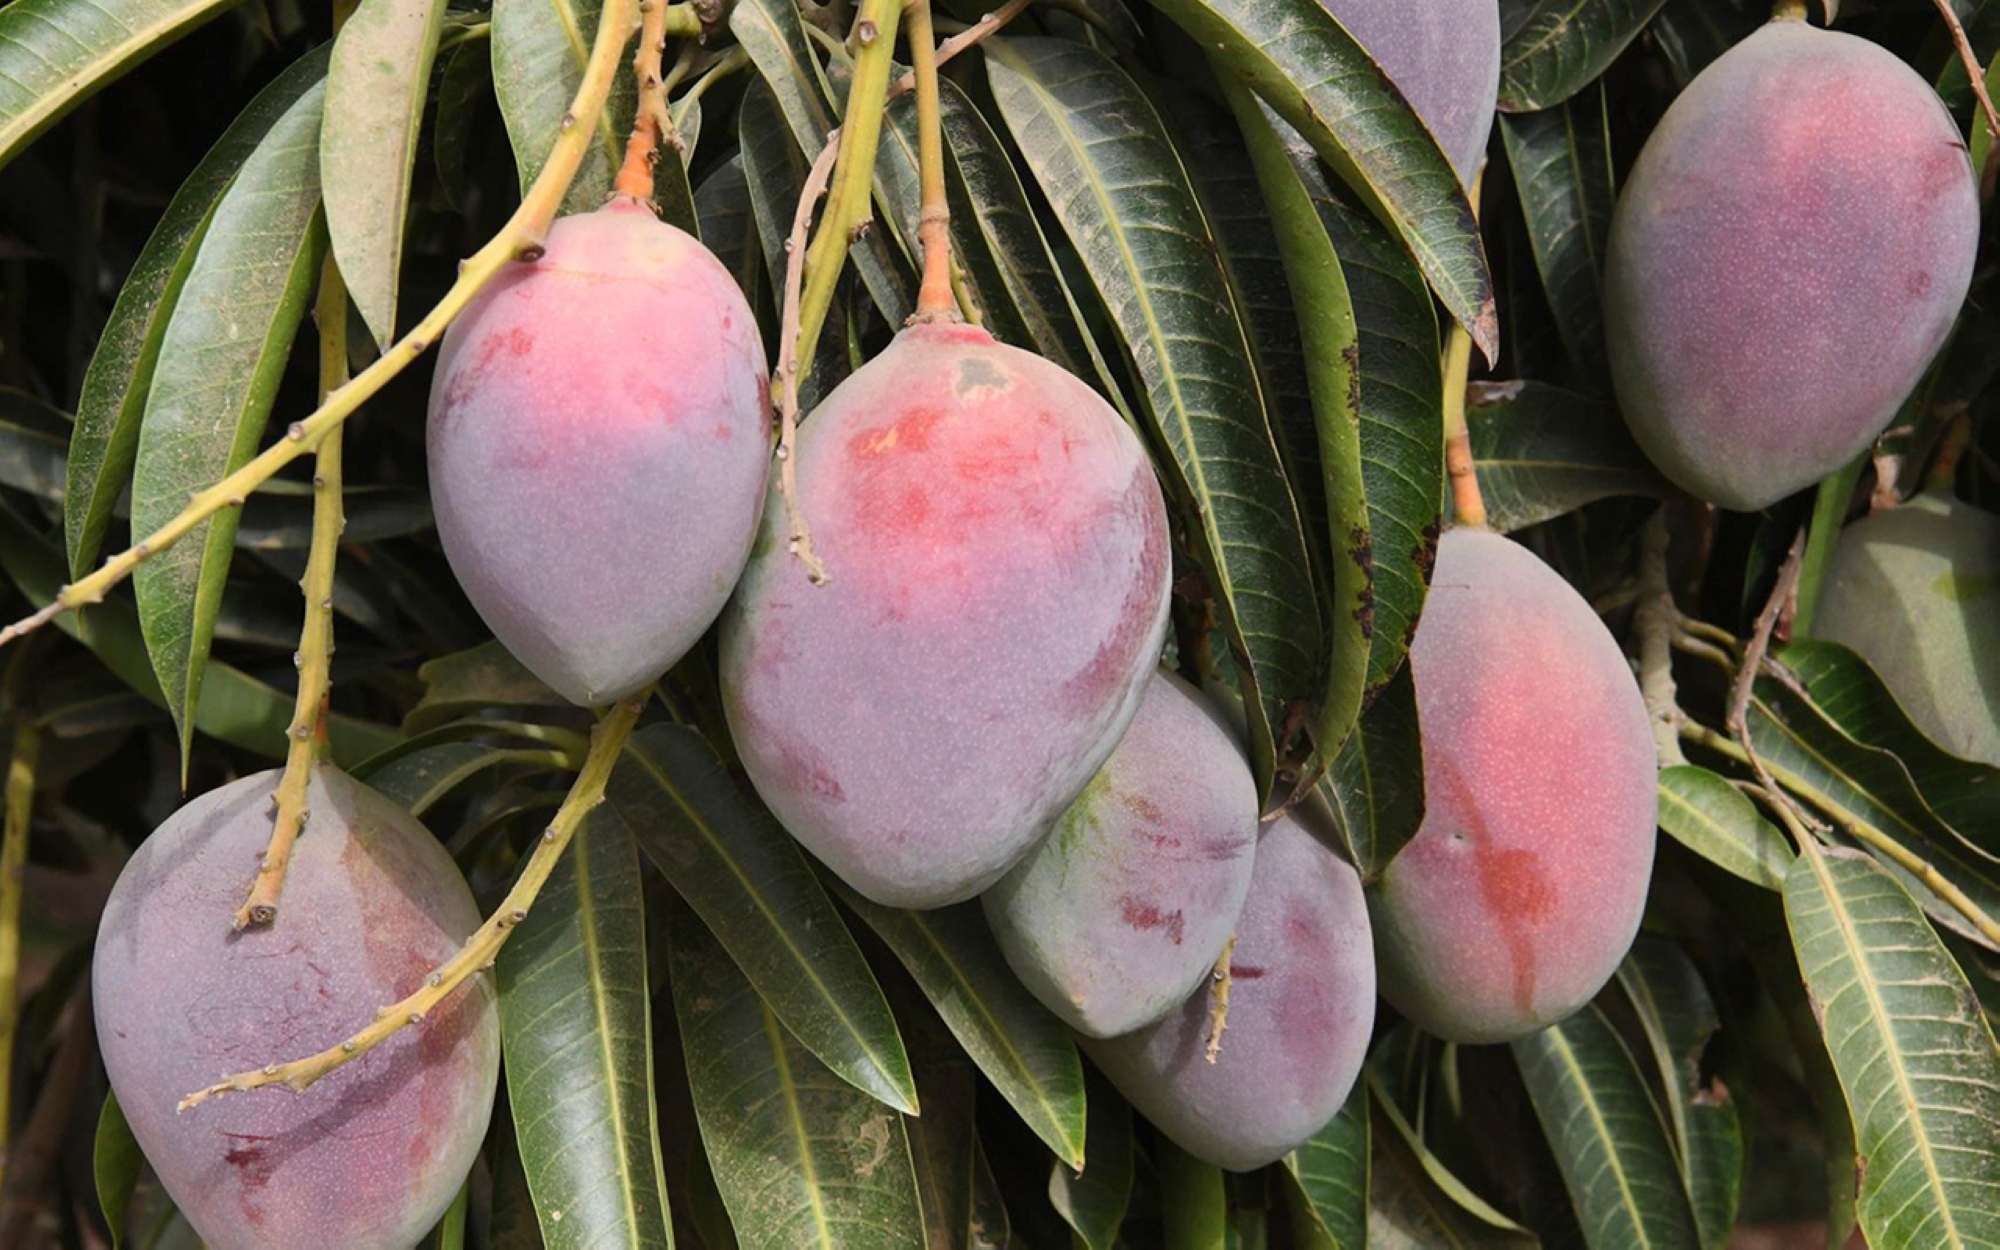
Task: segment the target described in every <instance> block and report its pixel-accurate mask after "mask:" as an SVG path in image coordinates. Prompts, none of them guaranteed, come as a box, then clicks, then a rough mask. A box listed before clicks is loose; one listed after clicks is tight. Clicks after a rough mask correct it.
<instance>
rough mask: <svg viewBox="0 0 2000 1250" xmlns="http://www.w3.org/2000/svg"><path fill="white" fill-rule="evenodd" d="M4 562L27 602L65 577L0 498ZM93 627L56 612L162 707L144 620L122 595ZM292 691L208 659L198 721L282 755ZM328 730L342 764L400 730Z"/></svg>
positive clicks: (55, 555) (336, 721) (341, 724)
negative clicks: (141, 623) (280, 689)
mask: <svg viewBox="0 0 2000 1250" xmlns="http://www.w3.org/2000/svg"><path fill="white" fill-rule="evenodd" d="M0 566H3V567H4V568H5V569H6V572H7V576H8V577H9V578H10V579H12V580H13V583H14V585H15V586H16V587H18V588H19V589H20V591H21V593H22V594H23V595H25V596H26V597H27V599H28V602H29V603H31V604H33V605H34V606H35V607H37V608H39V607H43V606H45V605H47V604H49V603H51V602H53V601H54V599H55V597H56V592H57V591H58V590H60V589H61V588H62V584H63V561H62V555H61V553H60V552H58V551H57V550H56V549H55V548H54V547H53V546H52V545H50V544H48V543H44V542H42V541H41V540H40V539H39V538H37V537H36V536H35V535H34V533H33V532H32V531H30V530H29V529H28V527H27V525H26V524H25V523H23V522H22V520H21V518H20V517H19V516H18V515H16V514H15V513H14V512H13V511H12V510H11V509H9V508H7V507H5V506H4V505H0ZM89 622H90V623H89V628H88V629H87V630H85V629H83V628H81V625H80V621H79V618H78V616H77V614H76V613H74V612H68V613H64V614H63V615H62V616H59V617H57V618H56V620H55V625H56V628H58V629H60V630H62V631H63V632H64V633H66V634H68V635H69V636H70V637H72V638H75V639H77V640H78V641H79V642H82V643H83V644H84V645H85V646H87V647H89V648H90V650H91V651H92V652H93V653H94V654H95V655H96V656H97V658H98V660H99V661H101V662H102V663H103V665H104V667H105V668H106V669H108V670H110V672H111V673H112V674H113V675H114V676H116V677H117V678H118V680H120V681H122V682H124V683H125V684H126V685H127V686H129V687H131V688H132V690H133V691H134V692H135V693H137V694H139V695H141V696H143V697H144V698H145V699H146V700H147V701H148V702H150V703H152V704H154V705H155V706H158V707H165V706H166V697H165V696H164V695H162V694H161V693H160V683H159V679H158V678H156V677H155V676H154V675H153V668H152V665H151V664H150V663H148V662H147V658H146V644H145V642H144V640H143V639H142V638H141V637H140V633H139V622H138V620H137V618H136V617H135V616H134V615H133V613H132V609H131V608H130V607H128V606H127V605H126V604H125V603H124V602H123V601H122V600H118V599H109V600H106V601H105V602H103V603H101V604H99V605H97V606H96V607H93V608H91V609H90V613H89ZM292 704H293V697H292V693H291V692H290V691H285V692H284V693H280V692H278V691H277V690H276V689H274V688H272V687H270V686H267V685H265V684H264V683H263V682H261V681H258V680H257V679H256V678H254V677H251V676H249V675H248V674H246V673H244V672H242V671H241V670H240V669H237V668H234V667H232V666H230V665H228V664H223V663H220V662H217V663H213V664H210V665H209V670H208V679H207V680H206V681H204V682H203V683H202V688H201V702H200V703H198V704H196V705H195V710H194V717H193V720H194V727H195V728H196V729H198V730H200V731H201V732H202V733H205V734H207V735H208V736H209V737H211V738H214V739H216V740H217V741H219V742H226V743H228V744H229V745H231V746H234V747H241V748H243V749H244V750H246V751H251V752H254V753H256V754H258V755H262V756H265V757H267V758H282V757H283V756H284V753H285V742H286V738H285V731H286V728H287V727H288V726H289V725H290V724H291V720H292ZM327 737H328V739H329V740H330V742H331V743H332V746H333V758H334V761H335V762H336V763H338V764H341V765H343V766H346V765H349V764H353V763H355V762H356V761H359V760H365V759H367V758H368V757H369V756H371V755H376V754H379V753H380V752H382V751H385V750H388V749H389V748H390V747H393V746H395V745H396V744H397V743H398V742H399V741H401V736H400V735H399V734H397V732H396V731H395V730H393V729H391V728H389V727H388V726H387V725H378V724H375V723H373V722H371V721H365V720H360V719H358V718H356V717H352V716H345V715H342V714H340V713H338V712H336V713H334V714H333V715H332V716H329V717H328V718H327Z"/></svg>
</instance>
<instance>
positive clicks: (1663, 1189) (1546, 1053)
mask: <svg viewBox="0 0 2000 1250" xmlns="http://www.w3.org/2000/svg"><path fill="white" fill-rule="evenodd" d="M1513 1050H1514V1059H1515V1061H1516V1062H1517V1063H1519V1064H1520V1066H1521V1078H1522V1079H1523V1080H1524V1081H1525V1082H1527V1086H1528V1097H1529V1099H1530V1100H1531V1101H1532V1102H1533V1103H1534V1104H1535V1117H1536V1118H1537V1119H1538V1120H1540V1121H1541V1123H1542V1131H1543V1132H1544V1133H1545V1134H1546V1135H1547V1136H1548V1139H1549V1145H1550V1147H1551V1148H1553V1149H1554V1151H1555V1156H1556V1164H1557V1166H1558V1167H1560V1168H1561V1169H1562V1174H1563V1182H1564V1184H1565V1185H1567V1186H1568V1187H1569V1195H1570V1201H1571V1202H1572V1203H1573V1204H1574V1205H1575V1207H1576V1212H1577V1215H1578V1217H1579V1218H1580V1219H1581V1220H1582V1222H1583V1230H1584V1236H1585V1238H1586V1239H1587V1240H1588V1241H1589V1242H1590V1245H1591V1250H1627V1248H1628V1247H1634V1246H1647V1247H1659V1248H1660V1250H1671V1248H1673V1247H1682V1246H1693V1245H1695V1244H1697V1243H1696V1232H1695V1224H1694V1212H1693V1209H1692V1208H1691V1207H1690V1206H1689V1205H1688V1195H1687V1189H1686V1187H1685V1186H1684V1185H1683V1184H1682V1183H1681V1176H1680V1171H1679V1169H1678V1167H1677V1166H1676V1164H1675V1162H1674V1153H1673V1147H1672V1145H1671V1144H1670V1143H1669V1141H1668V1139H1667V1134H1666V1128H1665V1126H1664V1125H1662V1124H1661V1123H1660V1116H1659V1112H1658V1110H1657V1109H1656V1108H1655V1107H1654V1106H1653V1100H1652V1095H1650V1094H1648V1093H1647V1092H1646V1084H1645V1081H1644V1079H1643V1078H1642V1077H1641V1076H1640V1075H1639V1069H1638V1067H1637V1065H1635V1064H1634V1063H1633V1062H1632V1055H1631V1052H1630V1051H1628V1050H1626V1049H1625V1043H1624V1042H1623V1041H1621V1040H1620V1039H1619V1037H1618V1033H1617V1031H1616V1030H1615V1029H1613V1028H1612V1027H1611V1024H1610V1022H1609V1021H1607V1020H1606V1019H1605V1018H1604V1015H1603V1013H1602V1012H1600V1011H1599V1010H1598V1009H1597V1008H1596V1007H1595V1006H1589V1007H1585V1008H1584V1009H1583V1010H1582V1011H1579V1012H1578V1013H1576V1014H1575V1015H1573V1016H1571V1017H1570V1018H1569V1019H1567V1020H1564V1021H1562V1022H1561V1023H1558V1024H1552V1025H1550V1026H1549V1027H1548V1028H1546V1029H1543V1030H1542V1031H1541V1032H1539V1033H1534V1034H1530V1035H1529V1036H1527V1037H1524V1038H1522V1039H1521V1040H1520V1041H1518V1042H1515V1043H1514V1044H1513Z"/></svg>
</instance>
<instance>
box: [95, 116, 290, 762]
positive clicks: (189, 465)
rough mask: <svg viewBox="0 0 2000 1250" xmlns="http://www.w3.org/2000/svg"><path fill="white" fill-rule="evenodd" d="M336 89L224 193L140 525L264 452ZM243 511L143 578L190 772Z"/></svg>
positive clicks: (145, 458)
mask: <svg viewBox="0 0 2000 1250" xmlns="http://www.w3.org/2000/svg"><path fill="white" fill-rule="evenodd" d="M324 94H325V93H324V88H323V87H322V86H321V85H319V84H315V85H314V86H313V87H311V88H309V89H307V90H306V91H305V92H304V93H303V94H301V95H300V96H299V99H298V101H297V103H295V104H293V105H292V107H291V108H290V109H288V110H286V112H285V115H284V116H283V117H282V118H280V119H278V121H277V122H275V123H273V124H272V126H271V129H270V131H269V132H268V133H266V134H265V136H264V139H263V141H262V142H261V143H259V144H258V145H257V150H256V151H255V152H253V153H251V155H250V157H249V158H248V159H247V160H245V161H244V163H243V168H242V171H241V172H240V173H239V174H238V175H237V177H236V181H235V183H234V184H232V185H231V186H230V188H229V190H228V191H227V192H226V193H225V194H224V195H223V197H222V202H221V203H219V204H217V205H216V208H215V216H214V219H213V222H212V225H211V227H210V229H209V230H208V232H207V234H206V235H205V236H204V237H203V239H202V243H201V249H200V251H199V252H197V253H196V255H195V259H194V265H193V268H191V269H190V270H189V271H188V276H187V280H186V282H185V283H184V284H183V285H182V287H181V295H180V299H179V300H178V301H176V302H175V304H174V311H173V316H172V319H171V320H170V321H169V322H168V323H167V329H166V335H165V337H164V338H163V339H162V340H161V343H160V357H159V362H158V364H157V365H156V366H155V368H154V370H153V381H152V386H151V387H150V388H149V390H148V391H147V394H146V415H145V418H144V420H143V421H142V422H141V425H140V429H139V454H138V461H137V463H136V465H135V466H134V471H133V475H132V529H133V532H134V533H135V534H150V533H152V532H153V531H154V530H156V529H158V528H159V527H160V526H162V525H164V524H166V523H167V522H168V521H170V520H172V519H173V518H174V517H175V516H176V515H177V514H178V513H179V512H180V511H181V509H182V508H184V507H186V506H187V501H188V495H189V494H190V493H191V492H193V491H197V490H201V489H204V488H206V487H208V486H210V485H212V484H213V483H214V482H216V481H217V480H218V479H220V478H222V477H223V476H224V475H225V474H227V473H229V472H230V471H231V470H233V469H236V468H238V467H240V466H241V465H243V464H244V463H245V462H246V461H248V460H249V459H250V457H251V456H252V455H254V454H256V451H257V447H258V443H259V442H260V440H261V437H262V435H263V432H264V423H265V419H266V418H267V417H268V416H269V414H270V411H271V403H272V401H273V399H274V398H275V397H276V394H277V389H278V382H279V380H280V379H281V378H282V376H283V374H284V369H285V361H286V358H287V357H288V356H289V355H290V353H291V346H292V338H293V336H294V335H295V334H296V333H297V332H298V328H299V321H300V319H301V318H302V317H303V316H304V314H305V307H306V298H307V296H308V295H309V294H310V292H311V289H312V283H313V279H314V277H315V276H316V275H317V274H318V272H319V262H320V256H321V255H322V253H323V250H324V248H325V246H326V236H325V230H324V227H323V225H322V223H321V220H320V212H319V207H320V204H319V128H320V106H321V103H322V102H323V100H324ZM236 522H237V514H236V512H235V511H234V510H224V511H223V512H221V513H219V514H217V515H216V516H215V517H214V518H213V519H211V520H208V521H204V522H203V523H201V524H200V525H197V526H195V527H194V528H193V529H192V530H190V531H189V532H188V534H187V536H186V537H185V538H183V539H181V541H180V542H178V543H176V544H174V545H173V546H172V547H170V548H168V549H167V550H165V551H162V552H158V553H156V554H155V555H154V556H153V558H152V559H150V560H148V561H147V562H146V563H144V564H141V565H140V566H139V568H138V570H137V571H136V572H135V573H134V574H133V576H132V588H133V590H134V592H135V593H136V595H137V596H138V601H139V624H140V627H141V629H142V630H143V631H144V633H145V638H146V650H147V651H148V652H149V653H150V654H151V656H152V660H153V671H154V673H155V674H156V675H157V676H158V677H159V680H160V688H161V690H162V691H163V692H164V693H165V695H166V698H167V712H168V714H169V715H171V716H172V717H173V718H174V724H175V725H176V726H177V727H178V728H179V729H180V741H181V756H182V767H183V770H185V767H186V763H187V753H188V751H189V750H190V748H191V747H192V745H193V741H194V717H193V712H194V709H195V708H196V707H197V706H198V705H199V702H200V699H201V683H202V676H203V674H204V673H205V671H206V670H207V668H208V649H209V644H210V642H211V641H212V640H213V639H214V636H215V614H216V612H217V611H218V610H219V609H220V608H221V606H222V590H223V586H224V584H225V583H226V582H227V581H228V578H229V562H230V558H231V556H232V555H233V554H234V552H235V538H236Z"/></svg>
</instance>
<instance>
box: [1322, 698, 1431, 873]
mask: <svg viewBox="0 0 2000 1250" xmlns="http://www.w3.org/2000/svg"><path fill="white" fill-rule="evenodd" d="M1319 793H1320V796H1321V797H1322V798H1324V799H1325V800H1326V802H1327V804H1328V806H1329V807H1330V808H1331V809H1332V811H1333V816H1334V825H1335V827H1336V828H1337V829H1339V830H1340V836H1341V840H1342V842H1343V843H1345V846H1346V850H1347V858H1348V862H1350V863H1352V864H1353V865H1354V868H1355V871H1356V872H1358V873H1360V874H1361V879H1362V880H1363V881H1373V880H1374V879H1375V878H1377V877H1379V876H1381V875H1382V871H1383V870H1384V869H1385V868H1387V867H1388V866H1389V864H1390V862H1391V861H1392V860H1394V859H1395V858H1396V856H1397V854H1398V853H1399V852H1401V851H1402V849H1403V848H1404V847H1405V846H1408V845H1409V842H1410V839H1411V838H1414V837H1415V836H1417V830H1418V829H1419V828H1421V827H1422V826H1423V823H1424V753H1423V737H1422V732H1421V728H1420V725H1419V723H1418V719H1417V690H1416V686H1415V684H1414V683H1413V682H1412V680H1411V678H1410V668H1409V665H1407V664H1406V665H1404V666H1403V667H1402V668H1400V669H1397V670H1396V675H1395V676H1394V677H1393V678H1391V679H1390V680H1389V684H1388V685H1386V686H1384V687H1383V688H1382V690H1381V692H1380V693H1379V694H1377V695H1376V697H1375V702H1374V703H1372V704H1370V705H1369V707H1368V710H1367V711H1365V712H1363V713H1362V714H1361V720H1360V723H1359V724H1358V725H1357V726H1356V727H1355V733H1354V734H1353V736H1351V737H1349V738H1348V740H1347V741H1346V742H1345V743H1344V744H1343V745H1342V746H1341V748H1340V754H1338V755H1336V756H1335V757H1334V760H1333V767H1332V768H1331V769H1330V770H1329V771H1328V772H1327V776H1326V780H1325V781H1324V782H1322V783H1321V784H1320V789H1319Z"/></svg>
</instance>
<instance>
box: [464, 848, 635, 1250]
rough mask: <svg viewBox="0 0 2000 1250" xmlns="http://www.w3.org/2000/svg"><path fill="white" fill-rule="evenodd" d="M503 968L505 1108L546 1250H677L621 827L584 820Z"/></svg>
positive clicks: (630, 855) (504, 954)
mask: <svg viewBox="0 0 2000 1250" xmlns="http://www.w3.org/2000/svg"><path fill="white" fill-rule="evenodd" d="M498 962H499V975H500V1041H501V1045H502V1047H503V1050H504V1053H505V1055H506V1060H507V1062H506V1070H507V1104H508V1106H509V1107H510V1108H511V1109H512V1111H513V1113H514V1132H515V1136H516V1139H517V1140H518V1141H519V1143H520V1149H521V1166H522V1167H523V1169H525V1170H526V1172H527V1174H528V1191H529V1192H530V1193H531V1194H533V1195H534V1199H535V1215H536V1217H537V1218H538V1219H539V1220H540V1221H541V1226H542V1239H543V1241H544V1242H545V1243H546V1244H547V1245H548V1246H549V1247H550V1248H551V1250H566V1248H572V1247H573V1248H575V1250H584V1248H585V1247H590V1248H593V1250H594V1248H595V1247H599V1246H627V1247H662V1248H665V1247H671V1246H672V1245H673V1235H672V1232H671V1226H672V1220H671V1218H670V1217H669V1216H668V1213H667V1185H666V1177H665V1171H664V1168H663V1166H662V1164H661V1159H660V1126H659V1113H658V1111H657V1109H656V1108H655V1106H654V1102H653V1025H652V1011H651V1009H650V1006H649V1004H648V1003H647V994H646V987H647V985H648V984H650V982H649V981H648V980H647V977H646V899H645V891H644V890H643V889H642V888H641V885H640V881H639V855H638V852H637V850H636V849H635V848H634V847H633V845H632V836H631V834H630V833H628V832H627V831H626V830H625V828H624V827H623V825H622V823H621V822H620V821H619V820H618V819H617V818H616V817H615V816H613V815H611V814H609V813H607V812H605V810H604V809H602V808H599V809H598V810H597V811H595V812H592V813H591V814H590V816H588V817H587V818H586V819H585V820H584V822H583V826H582V827H581V828H579V829H578V830H577V831H576V837H575V839H574V840H572V841H571V843H570V846H569V850H568V851H567V852H566V853H565V854H564V855H563V857H562V859H561V860H559V861H557V863H556V867H555V871H554V873H553V874H551V875H550V877H549V881H548V884H547V885H545V886H544V887H542V893H541V897H539V898H538V899H536V900H535V905H534V906H533V907H532V908H530V909H529V911H528V916H527V919H525V920H523V921H521V923H520V924H519V925H517V926H516V927H515V929H514V935H513V936H512V937H511V938H509V939H508V941H507V945H505V946H504V947H502V948H501V949H500V958H499V961H498Z"/></svg>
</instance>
